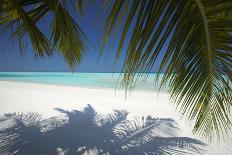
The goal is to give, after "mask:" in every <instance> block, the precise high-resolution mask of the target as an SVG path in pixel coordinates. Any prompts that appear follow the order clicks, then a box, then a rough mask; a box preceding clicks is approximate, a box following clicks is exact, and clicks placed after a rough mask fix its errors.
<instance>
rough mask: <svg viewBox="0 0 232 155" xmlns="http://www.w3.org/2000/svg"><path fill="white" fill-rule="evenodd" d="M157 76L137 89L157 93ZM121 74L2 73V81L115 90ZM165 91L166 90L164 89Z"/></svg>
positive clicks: (139, 84) (150, 78)
mask: <svg viewBox="0 0 232 155" xmlns="http://www.w3.org/2000/svg"><path fill="white" fill-rule="evenodd" d="M155 76H156V74H149V75H148V78H147V80H146V82H145V83H144V82H142V80H141V81H138V83H137V84H136V86H135V89H140V90H146V91H152V90H153V91H156V90H158V87H157V86H156V85H155V81H154V79H155ZM119 77H120V73H71V72H0V80H4V81H5V80H7V81H19V82H31V83H41V84H52V85H65V86H79V87H88V88H89V87H91V88H92V87H94V88H108V89H115V88H119V87H120V78H119ZM162 91H164V89H162Z"/></svg>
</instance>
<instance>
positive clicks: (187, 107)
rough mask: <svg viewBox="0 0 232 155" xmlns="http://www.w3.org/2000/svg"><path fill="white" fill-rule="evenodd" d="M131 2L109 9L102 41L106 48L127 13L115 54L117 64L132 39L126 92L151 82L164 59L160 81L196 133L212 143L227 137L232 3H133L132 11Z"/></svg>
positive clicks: (169, 0)
mask: <svg viewBox="0 0 232 155" xmlns="http://www.w3.org/2000/svg"><path fill="white" fill-rule="evenodd" d="M126 2H127V1H123V0H119V1H113V2H112V4H110V5H111V6H112V7H111V8H110V9H111V10H110V13H109V15H108V18H107V20H106V22H105V26H104V29H103V37H102V48H105V46H106V44H107V42H109V40H110V39H109V38H110V36H113V34H112V31H113V29H116V23H117V20H119V17H120V13H121V12H124V11H125V9H127V10H126V11H127V14H126V15H127V16H126V19H125V21H124V22H122V24H121V28H122V32H121V33H119V34H120V35H119V37H120V38H121V39H120V41H119V43H118V50H117V53H116V59H117V58H118V57H119V56H120V55H121V53H122V49H123V48H124V46H125V45H124V42H125V39H126V37H128V38H129V39H130V42H129V44H128V46H125V48H126V59H125V61H124V68H123V72H124V73H125V74H123V81H122V82H123V86H125V88H126V89H129V88H133V85H134V84H135V83H136V82H137V79H138V78H145V79H146V76H143V75H144V74H142V73H149V72H151V71H152V69H153V67H154V64H155V62H157V59H159V58H160V57H161V56H162V55H163V54H164V56H163V57H162V61H161V63H160V64H159V70H158V74H157V80H158V79H161V86H164V85H166V84H168V85H169V87H170V93H171V99H172V100H173V101H174V102H175V103H176V105H177V107H178V108H179V109H180V111H181V113H182V114H183V115H184V116H186V117H187V118H188V119H189V120H191V121H193V122H195V125H194V129H193V131H194V132H195V133H197V134H199V135H201V136H204V137H205V138H208V139H209V140H211V139H212V138H214V137H216V135H223V134H224V133H226V132H227V131H228V129H229V127H230V124H231V122H230V108H231V103H232V99H231V95H232V90H231V89H232V88H231V82H232V74H231V73H232V69H231V68H232V46H231V43H232V36H231V31H232V19H231V17H232V16H231V12H232V9H231V6H232V2H231V1H229V0H218V1H211V0H180V1H176V0H162V1H159V0H148V1H138V0H134V1H131V2H130V6H129V7H128V8H126V7H125V6H126ZM129 32H132V34H130V33H129ZM166 46H167V49H166V50H164V48H165V47H166ZM136 72H139V73H138V74H135V73H136ZM161 73H164V76H162V77H160V76H159V75H160V74H161ZM145 75H146V74H145ZM218 137H220V136H218Z"/></svg>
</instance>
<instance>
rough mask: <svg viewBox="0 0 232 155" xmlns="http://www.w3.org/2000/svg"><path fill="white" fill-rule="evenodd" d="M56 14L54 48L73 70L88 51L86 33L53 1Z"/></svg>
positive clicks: (53, 37) (52, 27)
mask: <svg viewBox="0 0 232 155" xmlns="http://www.w3.org/2000/svg"><path fill="white" fill-rule="evenodd" d="M50 3H51V5H50V6H51V7H52V10H53V13H54V17H53V20H52V25H51V29H52V35H51V40H52V42H53V45H54V48H57V50H58V51H59V52H60V53H61V54H62V55H63V56H64V58H65V59H66V61H67V63H68V64H69V66H70V67H71V68H73V67H75V66H76V64H78V63H80V61H81V57H82V54H83V51H84V50H86V46H85V43H84V40H85V39H86V38H85V36H84V33H83V32H82V31H81V30H80V28H79V26H78V25H77V23H76V22H75V21H74V20H73V18H72V17H71V16H70V15H69V13H68V12H67V11H66V9H65V8H64V6H63V5H61V4H60V3H59V1H57V0H54V1H51V2H50Z"/></svg>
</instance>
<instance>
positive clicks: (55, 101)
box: [0, 81, 232, 154]
mask: <svg viewBox="0 0 232 155" xmlns="http://www.w3.org/2000/svg"><path fill="white" fill-rule="evenodd" d="M88 105H91V106H92V107H93V108H94V109H95V110H96V112H98V113H101V114H107V113H110V112H112V111H113V110H126V111H127V112H128V113H129V114H128V118H129V119H134V118H138V117H143V116H144V117H146V116H152V117H155V118H171V119H173V120H174V121H176V123H177V124H178V127H179V128H180V129H181V132H180V135H179V136H182V137H192V138H197V139H199V138H198V137H196V136H194V135H193V134H192V133H191V127H190V126H189V125H187V124H186V121H185V120H184V119H180V117H179V113H178V111H176V110H175V106H174V105H173V104H171V103H170V101H169V95H168V93H165V92H160V93H159V95H157V92H146V91H145V92H143V91H133V92H132V94H131V95H130V96H129V97H127V98H125V94H124V91H119V90H118V91H116V94H115V90H114V89H102V88H101V89H99V88H97V89H96V88H83V87H76V86H75V87H69V86H60V85H48V84H38V83H27V82H12V81H0V106H1V109H0V116H3V115H4V114H7V113H14V112H16V113H17V112H19V113H27V112H36V113H38V114H41V116H42V117H43V118H49V117H54V116H57V115H60V113H59V112H58V111H57V110H56V108H60V109H63V110H68V111H75V110H83V109H84V108H85V107H86V106H88ZM230 144H232V140H229V141H227V142H225V143H223V142H222V143H214V144H212V145H210V146H209V149H208V150H209V152H207V153H206V152H205V153H206V154H220V153H221V154H227V152H231V151H232V150H231V147H230ZM218 147H220V149H218Z"/></svg>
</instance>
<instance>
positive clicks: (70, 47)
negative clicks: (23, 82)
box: [0, 0, 86, 69]
mask: <svg viewBox="0 0 232 155" xmlns="http://www.w3.org/2000/svg"><path fill="white" fill-rule="evenodd" d="M1 3H2V5H1V8H0V12H1V15H0V34H1V33H4V32H8V31H9V29H13V30H14V32H12V33H11V36H12V38H16V39H17V40H18V42H19V47H20V51H23V52H24V51H25V50H26V49H25V48H24V47H25V44H26V41H27V35H28V36H29V40H30V41H31V44H32V46H33V49H34V50H35V55H36V56H39V57H44V56H46V55H48V56H50V55H52V54H53V51H54V50H56V51H58V52H59V53H61V55H62V56H63V57H64V58H65V60H66V61H67V63H68V65H69V66H70V67H71V68H72V69H73V68H74V67H75V66H76V65H77V64H78V63H80V61H81V57H82V55H83V53H84V51H85V50H86V45H85V41H86V37H85V35H84V33H83V32H82V31H81V29H80V27H79V26H78V24H77V22H76V21H75V20H74V19H73V17H72V16H71V15H70V13H69V10H70V7H73V1H71V0H70V1H59V0H51V1H44V0H19V1H18V0H3V1H1ZM79 3H80V5H79V9H81V7H82V6H81V0H80V1H79V2H78V4H79ZM25 8H27V9H25ZM28 8H29V9H28ZM80 11H81V10H80ZM51 14H52V15H53V16H52V22H51V23H46V26H47V27H48V28H50V27H49V26H50V24H51V31H52V32H51V36H50V37H51V41H50V40H49V39H47V37H49V36H48V35H49V34H46V35H45V34H44V33H43V32H42V31H41V30H40V29H39V28H38V26H37V25H36V23H37V22H38V21H41V20H43V17H44V16H47V15H51Z"/></svg>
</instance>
